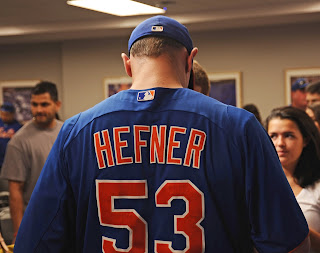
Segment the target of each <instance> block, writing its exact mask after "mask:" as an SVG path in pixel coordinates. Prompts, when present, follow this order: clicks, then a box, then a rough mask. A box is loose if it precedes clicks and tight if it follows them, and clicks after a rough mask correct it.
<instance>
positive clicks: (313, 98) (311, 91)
mask: <svg viewBox="0 0 320 253" xmlns="http://www.w3.org/2000/svg"><path fill="white" fill-rule="evenodd" d="M306 93H307V103H308V105H311V104H313V103H316V102H320V81H319V82H315V83H312V84H310V85H308V87H307V88H306Z"/></svg>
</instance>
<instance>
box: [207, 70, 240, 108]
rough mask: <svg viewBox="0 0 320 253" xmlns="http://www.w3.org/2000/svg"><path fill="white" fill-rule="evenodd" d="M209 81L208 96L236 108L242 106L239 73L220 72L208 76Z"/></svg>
mask: <svg viewBox="0 0 320 253" xmlns="http://www.w3.org/2000/svg"><path fill="white" fill-rule="evenodd" d="M208 77H209V80H210V84H211V87H210V93H209V96H210V97H212V98H215V99H217V100H218V101H220V102H222V103H224V104H228V105H233V106H237V107H241V106H242V94H241V90H242V87H241V86H242V84H241V72H240V71H236V72H222V73H212V74H208Z"/></svg>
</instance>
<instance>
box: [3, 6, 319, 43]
mask: <svg viewBox="0 0 320 253" xmlns="http://www.w3.org/2000/svg"><path fill="white" fill-rule="evenodd" d="M66 1H67V0H31V1H26V0H2V1H1V8H0V44H10V43H21V42H23V43H24V42H36V41H38V42H39V41H62V40H68V39H76V38H94V37H108V36H119V35H129V34H130V31H131V30H132V29H133V27H135V26H136V25H137V24H138V23H140V22H141V21H142V20H144V19H146V18H147V17H149V16H134V17H117V16H112V15H109V14H105V13H99V12H94V11H90V10H86V9H82V8H78V7H74V6H69V5H67V3H66ZM114 1H116V0H114ZM140 2H143V3H147V4H151V5H157V6H160V7H164V6H165V7H167V8H168V11H167V13H166V14H165V15H167V16H169V17H172V18H175V19H177V20H179V21H180V22H182V23H184V24H185V25H186V26H187V27H188V28H189V30H190V31H198V30H208V29H211V30H212V29H227V28H237V27H249V26H262V25H278V24H290V23H306V22H320V0H162V1H161V0H142V1H140ZM124 8H125V7H124ZM319 24H320V23H319ZM319 26H320V25H319ZM319 28H320V27H319ZM317 32H318V31H317Z"/></svg>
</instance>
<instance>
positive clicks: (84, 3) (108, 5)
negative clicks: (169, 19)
mask: <svg viewBox="0 0 320 253" xmlns="http://www.w3.org/2000/svg"><path fill="white" fill-rule="evenodd" d="M67 3H68V4H69V5H73V6H77V7H81V8H85V9H89V10H93V11H100V12H105V13H109V14H112V15H117V16H133V15H146V14H161V13H165V10H163V9H161V8H158V7H153V6H151V5H147V4H143V3H139V2H136V1H132V0H73V1H67Z"/></svg>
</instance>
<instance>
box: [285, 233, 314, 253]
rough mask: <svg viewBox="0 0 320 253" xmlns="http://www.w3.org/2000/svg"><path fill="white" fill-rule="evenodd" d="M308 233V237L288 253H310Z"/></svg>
mask: <svg viewBox="0 0 320 253" xmlns="http://www.w3.org/2000/svg"><path fill="white" fill-rule="evenodd" d="M310 238H311V236H310V233H309V235H308V236H307V237H306V239H305V240H304V241H303V242H302V243H301V244H300V245H299V246H298V247H297V248H295V249H294V250H292V251H290V252H289V253H308V252H310V246H311V245H310V244H311V243H310Z"/></svg>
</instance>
